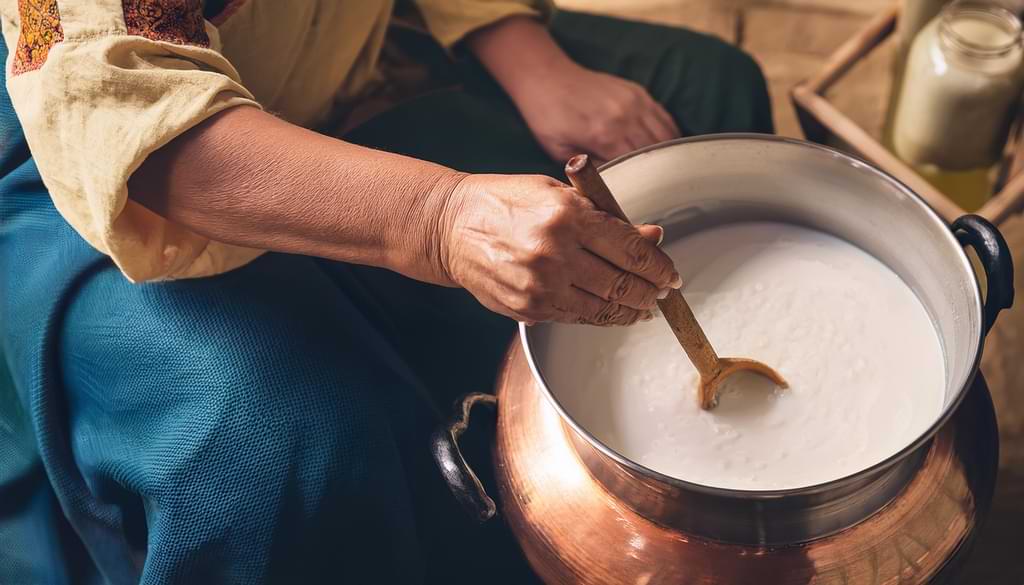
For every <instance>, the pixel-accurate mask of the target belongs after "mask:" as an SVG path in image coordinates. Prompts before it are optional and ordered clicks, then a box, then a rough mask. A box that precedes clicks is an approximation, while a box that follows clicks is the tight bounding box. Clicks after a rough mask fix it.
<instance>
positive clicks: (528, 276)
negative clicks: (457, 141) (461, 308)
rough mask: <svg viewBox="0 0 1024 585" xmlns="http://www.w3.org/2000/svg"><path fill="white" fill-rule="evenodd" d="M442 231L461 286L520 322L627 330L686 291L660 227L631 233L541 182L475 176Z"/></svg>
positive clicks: (443, 250)
mask: <svg viewBox="0 0 1024 585" xmlns="http://www.w3.org/2000/svg"><path fill="white" fill-rule="evenodd" d="M441 217H442V219H441V229H440V230H439V231H438V237H439V241H438V247H439V252H440V258H441V263H442V265H443V267H444V271H445V272H446V273H447V275H448V278H449V279H450V280H451V281H452V283H453V284H457V285H459V286H462V287H464V288H466V289H468V290H469V291H470V292H471V293H472V294H473V295H474V296H475V297H476V298H477V299H478V300H479V301H480V302H481V303H483V304H484V305H485V306H486V307H488V308H489V309H491V310H493V311H496V312H498V313H501V314H503V315H506V316H509V317H512V318H513V319H516V320H518V321H525V322H527V323H533V322H537V321H560V322H565V323H589V324H595V325H629V324H632V323H634V322H636V321H637V320H640V319H649V318H650V316H651V313H650V309H652V308H654V307H655V305H656V301H657V299H658V298H664V295H667V294H668V289H669V288H670V287H672V288H679V286H681V284H682V282H681V280H680V278H679V274H678V273H676V271H675V268H674V267H673V264H672V260H671V259H670V258H669V257H668V255H666V254H665V253H664V252H663V251H662V250H661V249H660V248H658V245H657V244H658V241H659V240H660V238H661V235H662V229H661V228H660V227H659V226H632V225H630V224H628V223H625V222H623V221H621V220H619V219H617V218H614V217H612V216H610V215H608V214H607V213H604V212H603V211H599V210H597V209H595V208H594V205H593V204H592V203H591V202H590V201H589V200H588V199H586V198H584V197H583V196H581V195H580V194H579V193H578V192H577V191H576V190H575V189H573V188H572V187H569V186H567V185H565V184H563V183H560V182H559V181H556V180H555V179H552V178H549V177H544V176H533V175H467V176H466V177H465V178H463V179H462V181H461V182H460V183H459V185H458V186H457V187H455V189H454V190H453V191H452V192H451V195H450V196H449V198H448V201H447V203H446V205H445V208H444V212H443V213H442V216H441Z"/></svg>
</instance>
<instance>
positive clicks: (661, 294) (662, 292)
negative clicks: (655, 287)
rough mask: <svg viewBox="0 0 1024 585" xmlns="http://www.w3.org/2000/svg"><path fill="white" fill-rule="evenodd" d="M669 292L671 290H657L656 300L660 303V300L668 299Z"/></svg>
mask: <svg viewBox="0 0 1024 585" xmlns="http://www.w3.org/2000/svg"><path fill="white" fill-rule="evenodd" d="M670 290H671V289H668V288H663V289H661V290H659V291H658V300H659V301H660V300H661V299H664V298H667V297H668V293H669V291H670Z"/></svg>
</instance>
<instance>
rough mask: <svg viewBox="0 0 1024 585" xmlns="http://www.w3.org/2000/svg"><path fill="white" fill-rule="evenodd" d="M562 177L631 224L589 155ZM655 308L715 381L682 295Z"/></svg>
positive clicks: (672, 294)
mask: <svg viewBox="0 0 1024 585" xmlns="http://www.w3.org/2000/svg"><path fill="white" fill-rule="evenodd" d="M565 175H566V176H567V177H569V182H570V183H572V186H573V187H576V190H577V191H579V192H580V194H581V195H583V196H584V197H586V198H587V199H590V200H591V201H593V202H594V205H595V206H597V208H598V209H600V210H601V211H604V212H605V213H608V214H610V215H614V216H615V217H617V218H619V219H621V220H622V221H625V222H627V223H632V222H630V221H629V218H628V217H626V213H625V212H624V211H622V207H621V206H620V205H619V202H618V201H616V200H615V197H614V196H613V195H612V192H611V191H610V190H609V189H608V185H607V184H606V183H605V182H604V179H602V178H601V175H600V173H598V172H597V168H596V167H595V166H594V163H593V162H591V160H590V157H589V156H587V155H585V154H577V155H576V156H574V157H572V158H571V159H569V162H568V163H566V165H565ZM658 308H659V309H661V313H662V314H663V315H664V316H665V320H666V321H668V324H669V327H671V328H672V333H674V334H675V336H676V339H677V340H679V344H680V345H682V346H683V349H684V350H685V351H686V355H687V356H689V358H690V361H692V362H693V365H694V367H696V368H697V371H698V372H700V376H701V378H702V379H704V380H713V379H715V377H717V376H718V374H719V373H721V371H722V365H721V362H720V360H719V358H718V354H717V353H715V349H714V348H713V347H711V342H709V341H708V338H707V335H705V334H704V330H703V329H701V326H700V324H699V323H698V322H697V317H695V316H694V314H693V311H692V310H691V309H690V305H689V304H688V303H687V302H686V299H685V298H683V295H682V293H680V292H679V290H678V289H672V290H670V291H669V294H668V296H667V297H665V298H664V299H659V300H658Z"/></svg>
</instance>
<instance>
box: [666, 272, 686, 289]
mask: <svg viewBox="0 0 1024 585" xmlns="http://www.w3.org/2000/svg"><path fill="white" fill-rule="evenodd" d="M668 285H669V287H671V288H675V289H680V288H683V279H682V278H681V277H680V276H679V273H678V272H673V273H672V282H670V283H668Z"/></svg>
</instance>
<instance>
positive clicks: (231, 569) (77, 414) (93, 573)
mask: <svg viewBox="0 0 1024 585" xmlns="http://www.w3.org/2000/svg"><path fill="white" fill-rule="evenodd" d="M553 32H554V34H555V36H556V39H557V40H558V41H559V43H560V44H561V45H562V46H563V47H565V48H566V50H567V51H568V52H569V53H570V54H571V55H572V56H573V57H574V58H575V59H576V60H577V61H579V62H581V63H582V64H584V65H586V66H588V67H591V68H594V69H599V70H604V71H608V72H611V73H614V74H618V75H621V76H624V77H627V78H631V79H634V80H635V81H637V82H639V83H642V84H643V85H645V86H646V87H648V88H649V90H650V92H651V93H652V95H653V96H654V97H655V98H656V99H658V100H659V101H661V102H662V103H663V104H665V105H666V107H667V109H668V110H669V111H670V113H672V114H673V116H674V117H675V118H676V119H677V121H678V122H679V125H680V127H682V128H684V129H685V130H686V131H687V133H703V132H715V131H760V132H770V131H771V114H770V105H769V103H768V98H767V92H766V89H765V84H764V80H763V78H762V76H761V74H760V71H759V70H758V68H757V66H756V65H755V64H754V63H753V61H752V60H750V58H749V57H747V56H746V55H744V54H742V53H741V52H739V51H738V50H736V49H734V48H733V47H731V46H729V45H726V44H725V43H723V42H721V41H718V40H716V39H713V38H711V37H706V36H703V35H698V34H695V33H690V32H687V31H683V30H678V29H672V28H666V27H657V26H652V25H644V24H636V23H625V22H622V21H617V20H613V19H608V18H602V17H595V16H585V15H579V14H572V13H564V12H563V13H560V14H559V16H558V17H557V18H556V21H555V23H554V25H553ZM594 38H600V39H601V43H599V44H597V43H593V42H591V41H592V39H594ZM6 56H7V55H6V49H4V47H3V45H2V44H0V57H3V58H4V59H6ZM458 74H459V75H460V77H461V79H460V81H461V82H462V87H461V88H460V89H458V90H451V91H445V92H439V93H435V94H431V95H428V96H424V97H422V98H419V99H417V100H414V101H412V102H410V103H408V104H405V105H403V106H401V107H399V108H397V109H395V110H393V111H391V112H389V113H387V114H385V115H383V116H380V117H378V118H375V119H374V120H372V121H371V122H369V123H368V124H366V125H364V126H363V127H361V128H359V129H357V130H356V131H354V132H353V133H352V134H351V135H349V136H346V139H348V140H351V141H353V142H357V143H361V144H365V145H368V146H372V147H375V148H381V149H385V150H390V151H393V152H400V153H403V154H408V155H411V156H416V157H419V158H423V159H427V160H433V161H436V162H439V163H441V164H446V165H449V166H452V167H455V168H458V169H460V170H464V171H469V172H508V173H523V172H530V173H546V174H550V175H552V176H556V177H560V178H561V172H560V166H561V165H559V164H557V163H555V162H553V161H551V160H549V159H548V158H547V157H546V156H545V155H544V153H543V152H542V151H541V149H540V148H539V146H538V145H537V144H536V143H535V141H534V140H533V138H532V136H531V134H530V132H529V130H528V128H527V127H526V125H525V124H524V123H523V121H522V119H521V118H520V117H519V115H518V113H517V112H516V110H515V107H514V105H513V104H512V103H511V102H510V101H509V100H508V98H507V97H506V96H505V95H504V94H503V93H502V92H501V90H500V88H499V87H498V86H497V85H496V84H495V83H494V82H493V80H492V79H490V78H489V77H488V76H487V75H486V73H484V72H483V70H482V69H481V68H480V67H479V65H477V64H475V63H473V62H467V63H463V64H462V65H461V66H460V69H459V73H458ZM0 132H2V142H0V343H2V345H0V347H2V353H3V356H0V357H5V358H6V363H7V366H8V369H9V371H10V372H9V373H10V380H12V381H13V384H5V383H4V382H2V381H0V583H4V584H7V583H90V582H97V583H98V582H109V583H115V584H120V583H138V582H140V581H142V582H145V583H165V582H167V583H170V582H182V583H229V582H230V583H234V582H239V583H255V582H266V581H272V582H276V581H287V582H322V581H329V582H349V581H351V582H358V583H396V582H402V583H406V582H409V583H412V582H422V581H430V582H446V583H453V582H477V583H479V582H489V583H495V582H515V583H523V582H526V581H527V580H529V579H530V576H529V572H528V570H527V569H525V566H524V564H523V562H522V559H520V558H519V556H518V553H517V552H516V549H515V547H514V546H513V545H512V544H511V541H510V540H509V537H508V534H507V532H506V531H504V530H503V527H502V526H501V525H500V523H497V524H495V525H494V526H491V527H488V528H484V529H475V528H474V527H472V526H471V524H470V523H469V522H468V521H466V520H464V519H462V518H461V516H460V515H459V512H458V509H457V507H456V505H455V504H454V502H453V501H452V500H451V499H450V498H449V497H447V493H446V487H445V486H444V485H443V483H442V482H441V479H440V477H439V475H438V474H437V473H436V471H435V469H434V467H433V463H432V461H431V460H430V457H429V452H428V441H427V436H428V434H429V432H430V430H431V429H432V427H433V426H434V425H435V424H436V423H437V421H438V420H439V416H440V414H441V413H442V412H443V411H446V410H447V407H448V404H449V403H450V401H451V400H453V399H454V398H455V397H456V396H457V395H459V394H461V393H463V392H468V391H481V390H484V391H486V390H489V389H490V388H491V385H492V383H493V380H494V375H495V373H496V371H497V367H498V364H499V362H500V359H501V355H502V352H503V350H504V348H505V347H506V346H507V344H508V343H509V341H510V339H511V338H512V334H513V332H514V324H513V323H511V322H510V321H508V320H507V319H504V318H502V317H499V316H497V315H494V314H492V313H489V312H487V311H485V310H484V309H483V308H482V307H480V306H479V305H478V304H477V303H476V302H475V300H474V299H473V298H472V297H471V296H469V295H468V294H467V293H465V292H464V291H461V290H455V289H444V288H440V287H434V286H430V285H425V284H422V283H418V282H414V281H411V280H408V279H406V278H403V277H401V276H399V275H396V274H394V273H391V272H388V271H385V270H380V269H374V268H368V267H361V266H353V265H346V264H341V263H336V262H327V261H323V260H318V259H313V258H306V257H298V256H288V255H281V254H267V255H265V256H263V257H261V258H259V259H258V260H256V261H254V262H253V263H251V264H250V265H247V266H245V267H243V268H240V269H238V270H234V271H232V272H230V273H227V274H223V275H219V276H216V277H211V278H204V279H197V280H188V281H179V282H167V283H157V284H142V285H133V284H131V283H129V282H128V281H127V280H126V279H125V278H124V277H123V276H122V275H121V274H120V273H119V272H118V270H117V269H116V267H115V266H114V265H113V264H112V263H111V262H110V260H109V259H108V258H106V257H105V256H103V255H102V254H99V253H97V252H96V251H95V250H94V249H92V248H91V247H90V246H89V245H88V244H86V243H85V242H84V241H83V240H82V239H81V238H80V237H79V236H78V234H77V233H76V232H75V231H74V230H73V229H71V227H70V226H69V225H68V224H67V223H66V222H65V221H64V220H63V219H62V218H61V216H60V215H59V214H58V213H57V211H56V209H55V208H54V207H53V204H52V203H51V201H50V198H49V196H48V194H47V192H46V189H45V187H44V186H43V184H42V181H41V179H40V177H39V174H38V172H37V169H36V167H35V164H34V162H33V160H32V158H31V155H30V153H29V151H28V148H27V145H26V143H25V140H24V137H23V136H22V133H21V130H20V126H19V123H18V120H17V117H16V115H15V113H14V111H13V109H12V107H11V104H10V100H9V98H8V96H7V95H6V93H5V92H3V91H2V90H0ZM0 361H2V360H0ZM3 378H4V373H3V372H2V368H0V380H2V379H3Z"/></svg>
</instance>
